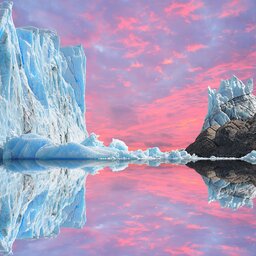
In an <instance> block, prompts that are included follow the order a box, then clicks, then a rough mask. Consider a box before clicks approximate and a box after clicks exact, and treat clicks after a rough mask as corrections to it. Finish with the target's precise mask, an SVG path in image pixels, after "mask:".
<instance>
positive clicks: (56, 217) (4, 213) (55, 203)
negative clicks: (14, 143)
mask: <svg viewBox="0 0 256 256" xmlns="http://www.w3.org/2000/svg"><path fill="white" fill-rule="evenodd" d="M0 175H1V184H0V252H2V253H7V254H8V253H10V252H11V251H12V246H13V243H14V241H15V240H16V239H31V238H42V237H53V236H56V235H57V234H58V233H59V231H60V228H61V227H72V228H81V227H83V226H84V224H85V222H86V215H85V179H86V176H87V173H86V172H85V171H83V170H68V169H64V168H55V169H51V170H50V171H49V170H41V171H38V170H37V171H36V172H35V171H34V172H33V171H32V172H29V171H24V172H12V171H7V169H6V168H5V167H4V166H0Z"/></svg>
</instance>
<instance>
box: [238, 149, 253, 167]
mask: <svg viewBox="0 0 256 256" xmlns="http://www.w3.org/2000/svg"><path fill="white" fill-rule="evenodd" d="M241 160H243V161H246V162H249V163H252V164H256V151H255V150H253V151H251V152H250V153H248V154H247V155H245V156H243V157H241Z"/></svg>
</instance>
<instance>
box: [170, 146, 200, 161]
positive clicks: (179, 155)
mask: <svg viewBox="0 0 256 256" xmlns="http://www.w3.org/2000/svg"><path fill="white" fill-rule="evenodd" d="M195 158H196V156H195V155H193V156H191V155H190V154H189V153H188V152H187V151H186V150H183V149H182V150H173V151H171V152H170V153H169V156H168V160H169V161H170V162H173V163H188V162H190V161H192V160H193V159H195Z"/></svg>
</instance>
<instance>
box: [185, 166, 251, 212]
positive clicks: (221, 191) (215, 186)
mask: <svg viewBox="0 0 256 256" xmlns="http://www.w3.org/2000/svg"><path fill="white" fill-rule="evenodd" d="M188 166H189V167H192V168H193V169H195V170H196V171H197V172H198V173H199V174H201V175H202V178H203V180H204V182H205V184H206V185H207V187H208V200H209V202H213V201H218V202H219V203H220V205H221V206H222V207H225V208H231V209H234V210H237V209H238V208H240V207H243V206H246V207H250V208H252V207H253V199H254V198H255V197H256V166H255V165H251V164H249V163H246V162H243V161H216V162H211V161H199V162H196V163H189V164H188Z"/></svg>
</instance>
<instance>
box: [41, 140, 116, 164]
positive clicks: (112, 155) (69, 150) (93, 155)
mask: <svg viewBox="0 0 256 256" xmlns="http://www.w3.org/2000/svg"><path fill="white" fill-rule="evenodd" d="M117 158H118V154H117V152H116V151H112V150H109V149H107V148H103V147H87V146H83V145H81V144H76V143H67V144H63V145H57V146H56V145H50V146H46V147H43V148H41V149H40V150H39V151H38V152H37V153H36V159H45V160H48V159H49V160H50V159H117Z"/></svg>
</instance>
